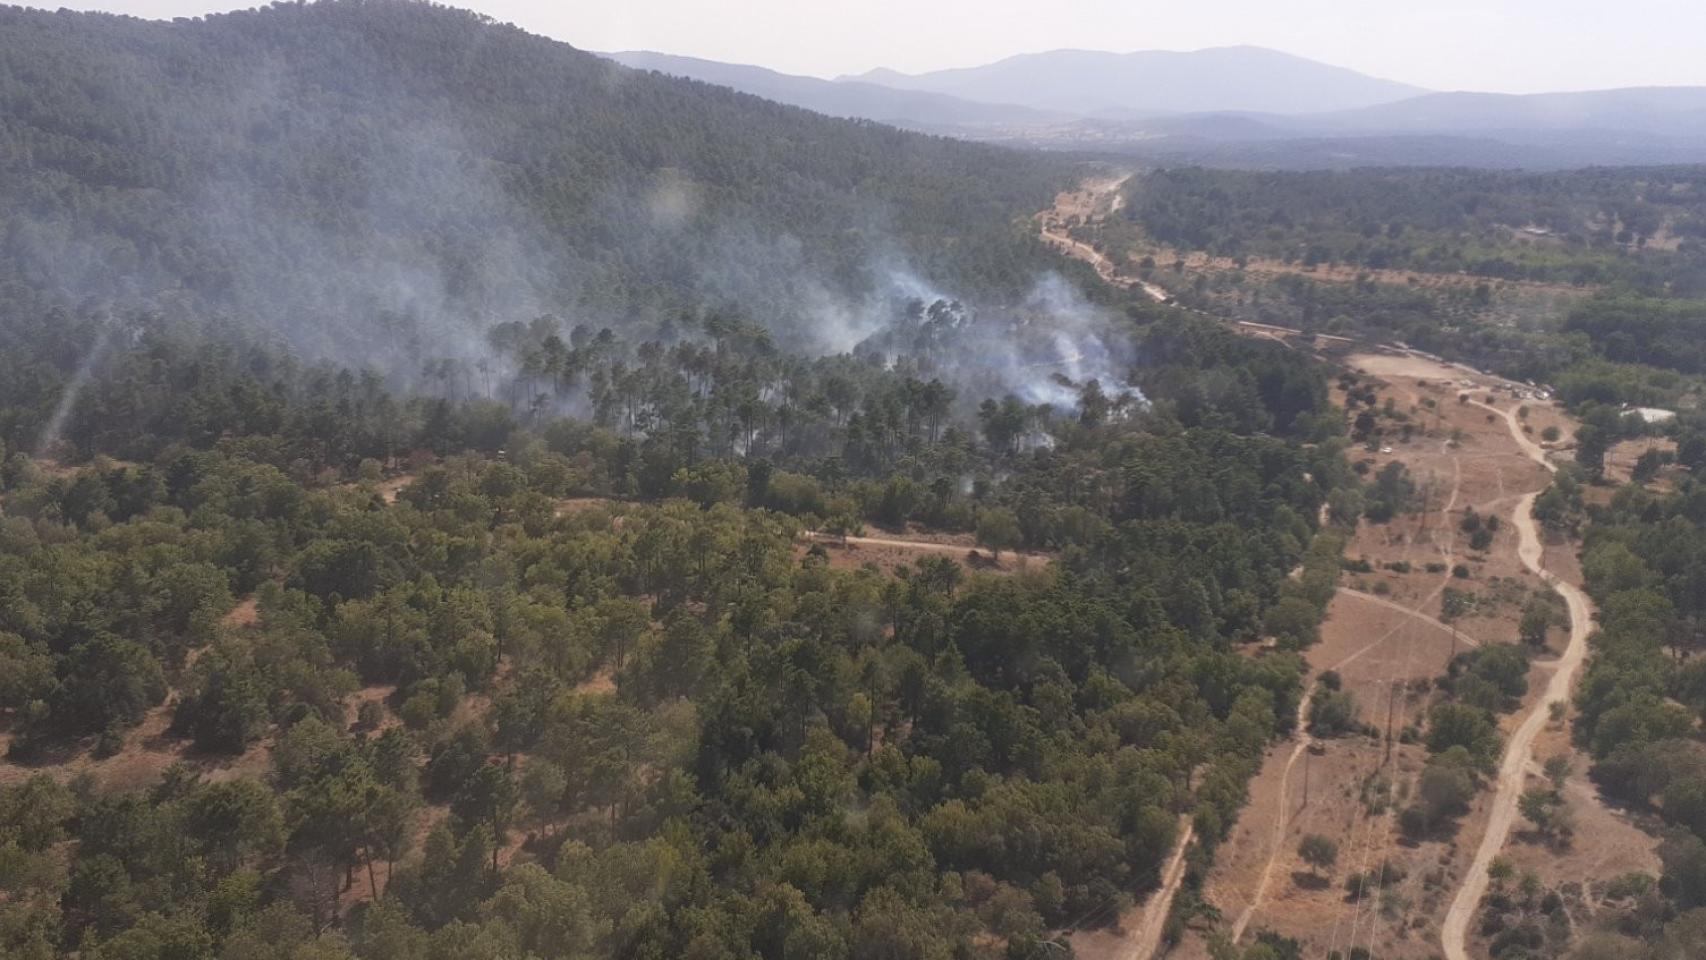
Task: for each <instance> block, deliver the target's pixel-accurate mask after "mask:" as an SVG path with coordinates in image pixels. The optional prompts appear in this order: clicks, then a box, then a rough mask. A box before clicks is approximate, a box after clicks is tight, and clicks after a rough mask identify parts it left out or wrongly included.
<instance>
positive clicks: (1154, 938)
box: [1118, 821, 1196, 960]
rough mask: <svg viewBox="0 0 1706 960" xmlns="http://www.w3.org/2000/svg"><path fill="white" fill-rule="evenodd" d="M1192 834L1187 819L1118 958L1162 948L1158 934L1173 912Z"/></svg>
mask: <svg viewBox="0 0 1706 960" xmlns="http://www.w3.org/2000/svg"><path fill="white" fill-rule="evenodd" d="M1195 836H1196V828H1195V826H1194V825H1192V824H1191V823H1189V822H1188V821H1187V822H1186V823H1185V832H1184V833H1181V834H1180V835H1179V842H1178V843H1177V844H1176V845H1175V846H1174V847H1173V858H1172V859H1171V860H1168V861H1167V867H1166V869H1164V870H1162V871H1161V888H1160V889H1158V890H1156V891H1155V892H1154V893H1153V894H1151V895H1150V897H1149V902H1148V903H1147V904H1145V905H1144V908H1143V925H1142V926H1140V927H1138V928H1137V932H1136V934H1135V935H1133V936H1132V937H1131V939H1130V940H1128V941H1126V944H1127V946H1126V950H1125V951H1124V952H1123V953H1121V954H1120V955H1119V958H1118V960H1149V958H1150V957H1153V956H1155V951H1156V950H1159V949H1160V948H1161V933H1162V931H1163V930H1165V929H1166V928H1167V915H1168V914H1170V913H1172V912H1173V898H1174V896H1176V895H1177V894H1178V892H1179V884H1180V883H1181V882H1182V881H1183V880H1184V879H1185V853H1186V851H1188V850H1189V849H1190V847H1191V840H1192V839H1194V838H1195Z"/></svg>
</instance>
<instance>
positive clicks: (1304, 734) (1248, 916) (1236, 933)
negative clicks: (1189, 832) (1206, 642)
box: [1232, 457, 1463, 943]
mask: <svg viewBox="0 0 1706 960" xmlns="http://www.w3.org/2000/svg"><path fill="white" fill-rule="evenodd" d="M1452 466H1453V468H1454V469H1453V470H1452V477H1451V496H1450V497H1449V498H1447V500H1446V503H1445V506H1444V507H1443V508H1442V509H1441V510H1440V515H1441V516H1449V515H1450V513H1451V510H1452V508H1453V507H1455V506H1456V505H1457V496H1458V492H1459V490H1460V489H1461V488H1462V485H1463V469H1462V462H1461V461H1460V460H1459V459H1458V458H1456V457H1453V458H1452ZM1440 552H1441V553H1442V554H1444V555H1445V556H1447V557H1448V558H1449V557H1450V554H1449V552H1447V551H1446V550H1445V549H1444V548H1441V549H1440ZM1450 582H1451V580H1450V575H1449V574H1447V575H1446V576H1445V577H1442V578H1441V579H1440V582H1439V586H1437V587H1435V588H1434V589H1433V591H1432V592H1431V593H1429V594H1428V595H1427V596H1425V597H1423V598H1422V599H1421V600H1420V601H1418V602H1417V603H1416V606H1415V607H1414V608H1413V609H1412V608H1409V607H1404V606H1402V605H1400V604H1396V603H1394V604H1392V606H1394V607H1397V608H1398V609H1399V610H1401V611H1402V612H1404V613H1408V614H1413V615H1415V616H1419V617H1422V619H1424V620H1427V619H1432V618H1430V617H1427V616H1426V615H1425V614H1422V613H1421V608H1422V607H1424V606H1426V605H1427V604H1428V603H1429V602H1431V601H1432V600H1433V598H1435V597H1437V596H1439V595H1440V593H1441V592H1443V591H1444V590H1445V587H1446V585H1447V584H1448V583H1450ZM1349 592H1351V593H1356V591H1349ZM1357 595H1358V596H1367V595H1366V594H1357ZM1370 599H1376V598H1373V597H1370ZM1405 626H1406V623H1405V622H1403V621H1400V622H1399V623H1398V624H1396V625H1395V626H1393V627H1392V629H1390V630H1388V631H1386V632H1385V633H1383V634H1381V635H1380V636H1378V637H1376V638H1375V639H1374V640H1372V641H1370V642H1369V643H1367V644H1365V645H1363V646H1362V647H1360V648H1358V649H1357V651H1356V652H1355V653H1352V654H1351V655H1350V656H1348V657H1345V658H1344V659H1342V660H1340V661H1339V662H1337V663H1335V664H1333V665H1332V666H1330V667H1328V668H1327V670H1342V669H1344V668H1345V667H1347V666H1349V665H1350V664H1351V663H1353V662H1355V661H1356V660H1358V659H1361V657H1362V656H1363V655H1364V654H1366V653H1368V652H1369V651H1370V650H1373V649H1374V648H1376V647H1378V646H1380V645H1381V644H1383V643H1385V642H1386V641H1387V640H1390V639H1391V638H1392V637H1393V636H1395V635H1396V634H1397V633H1398V631H1400V630H1402V629H1403V628H1404V627H1405ZM1323 672H1325V671H1323ZM1314 698H1315V688H1314V687H1313V686H1311V687H1309V688H1308V689H1307V690H1305V692H1304V694H1303V699H1302V700H1301V701H1300V702H1299V703H1298V705H1297V720H1296V723H1295V725H1294V729H1296V730H1297V743H1296V744H1295V745H1294V746H1293V747H1292V749H1291V756H1289V757H1287V758H1286V761H1285V769H1284V770H1283V771H1281V773H1280V783H1279V798H1280V800H1279V802H1280V809H1279V811H1278V812H1277V813H1276V814H1275V816H1274V830H1273V839H1272V840H1271V841H1270V843H1269V846H1268V861H1267V862H1266V863H1264V864H1263V865H1262V876H1261V879H1259V880H1257V881H1256V892H1255V893H1254V894H1252V895H1251V897H1250V904H1249V906H1246V907H1245V908H1244V910H1243V912H1241V913H1239V914H1238V919H1237V920H1235V921H1233V923H1232V942H1233V943H1237V942H1238V941H1239V940H1240V939H1242V938H1243V936H1244V930H1245V929H1246V928H1248V927H1249V926H1250V921H1251V920H1252V919H1254V918H1255V916H1256V911H1257V910H1258V909H1260V908H1261V906H1262V901H1263V900H1264V899H1265V898H1266V897H1267V893H1268V886H1269V885H1270V884H1271V883H1272V882H1273V877H1274V867H1275V865H1276V864H1278V863H1279V859H1280V855H1281V854H1282V853H1283V852H1284V850H1285V835H1286V831H1287V830H1288V829H1289V828H1290V827H1291V811H1290V810H1289V809H1287V800H1286V798H1287V797H1288V796H1289V795H1290V793H1291V771H1292V770H1293V769H1294V768H1296V766H1297V761H1298V759H1299V758H1301V757H1302V756H1303V754H1304V753H1305V752H1306V751H1307V750H1308V749H1309V748H1310V747H1311V746H1313V745H1314V744H1315V742H1316V741H1315V737H1314V736H1313V735H1312V734H1310V732H1309V724H1308V720H1309V704H1310V702H1311V701H1313V700H1314Z"/></svg>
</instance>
